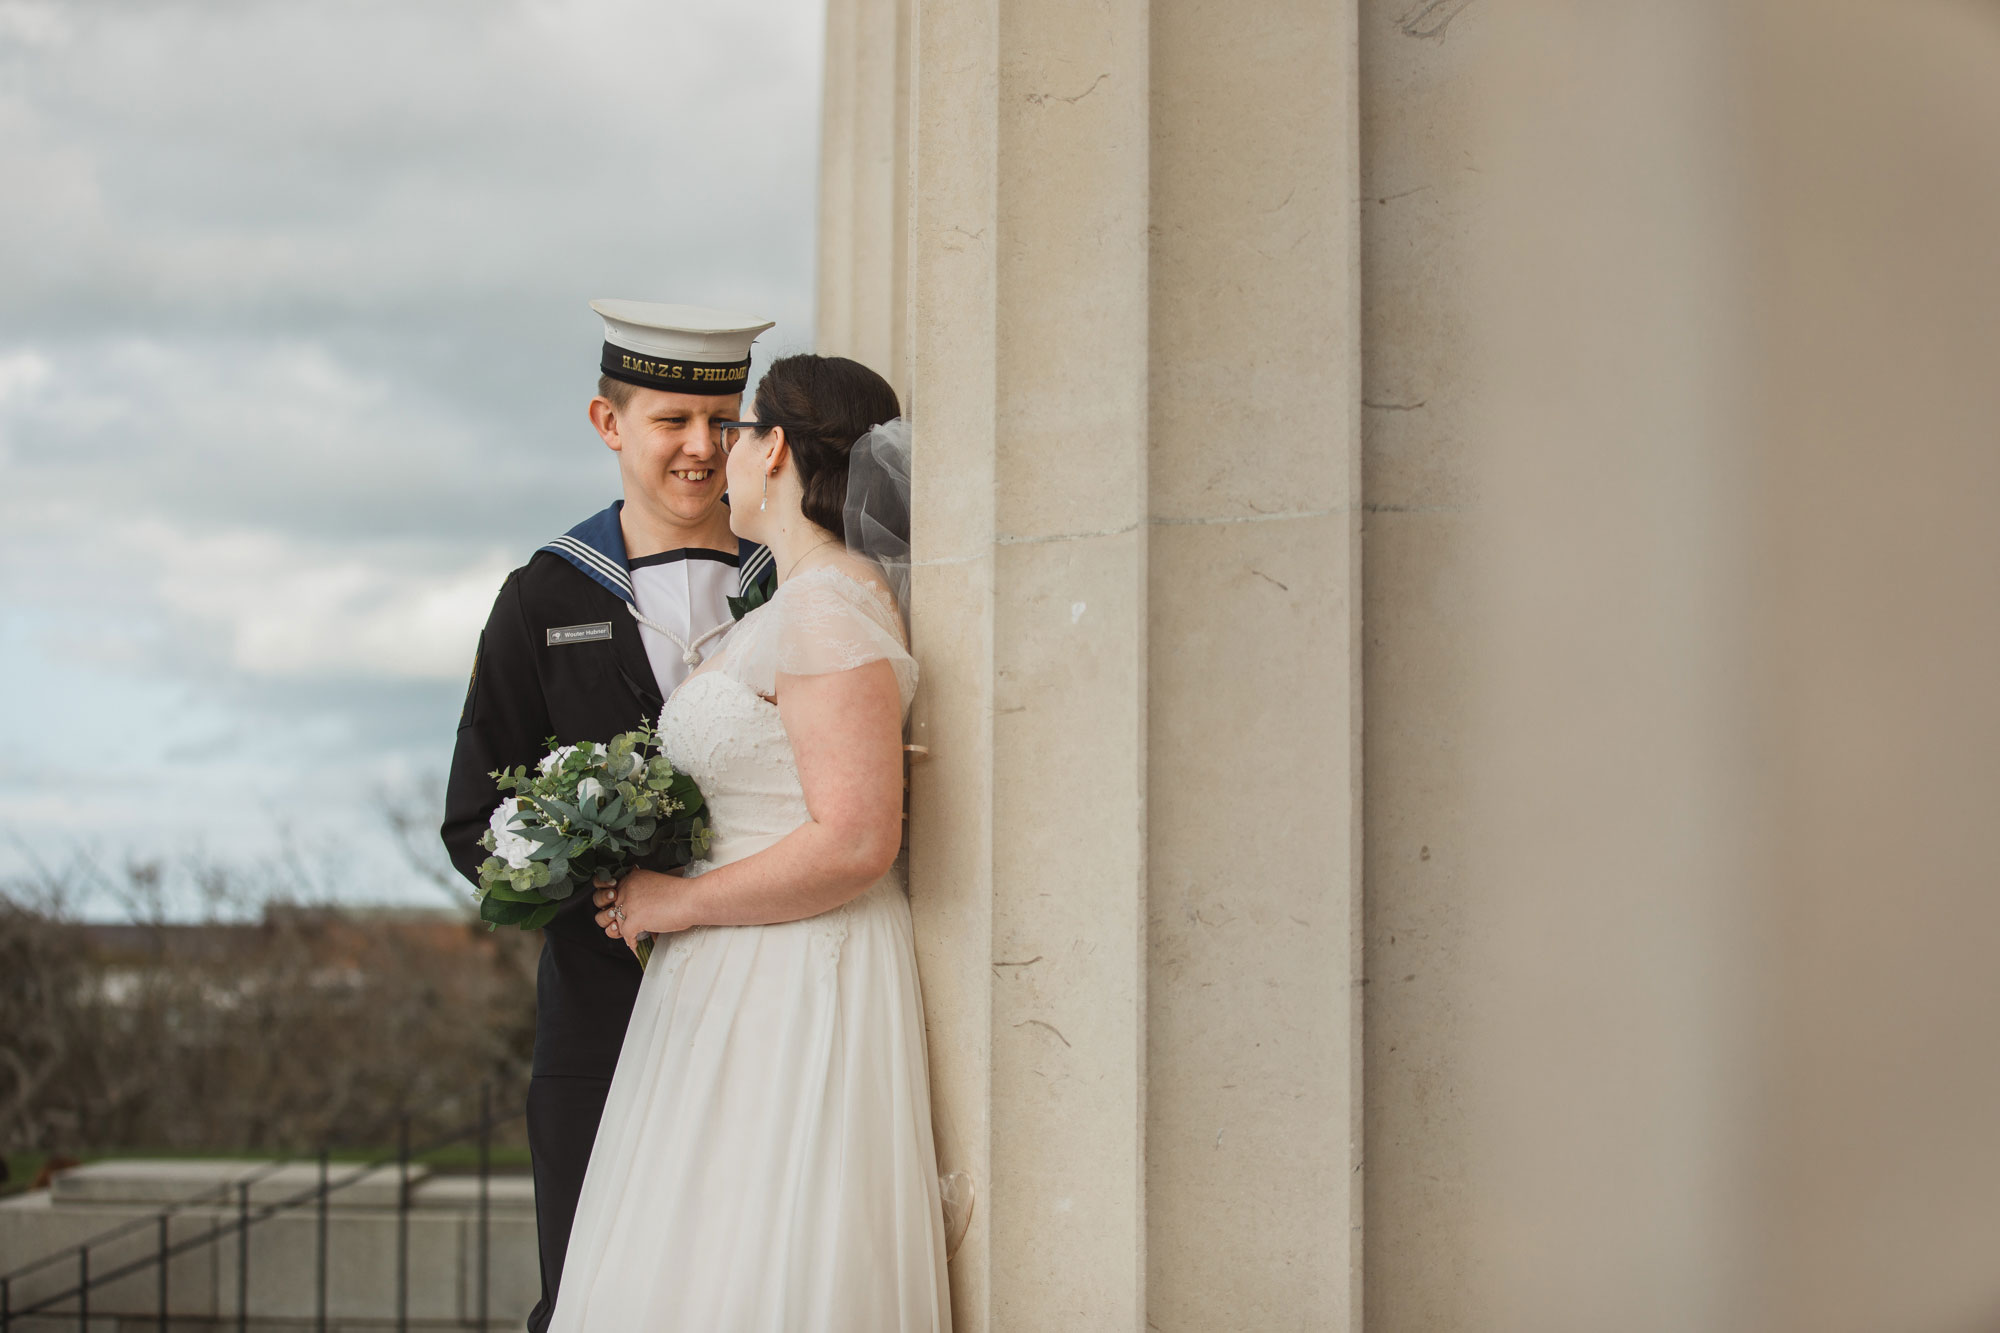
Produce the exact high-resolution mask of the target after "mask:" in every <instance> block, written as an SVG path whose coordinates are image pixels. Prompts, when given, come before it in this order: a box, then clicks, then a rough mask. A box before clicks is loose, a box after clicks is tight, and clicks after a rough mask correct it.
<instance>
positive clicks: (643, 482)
mask: <svg viewBox="0 0 2000 1333" xmlns="http://www.w3.org/2000/svg"><path fill="white" fill-rule="evenodd" d="M742 405H743V399H742V398H741V397H740V396H738V395H730V396H727V397H711V396H708V395H705V394H691V393H668V392H666V391H665V390H663V389H645V388H640V387H638V386H636V385H635V386H633V387H632V388H631V390H630V392H629V395H628V396H626V398H625V401H624V402H623V403H622V404H620V403H613V402H612V401H611V400H610V399H607V398H598V399H596V400H594V401H593V402H592V403H591V405H590V420H591V424H593V425H595V426H596V427H597V433H598V434H599V435H601V436H603V437H604V443H605V444H606V445H608V446H610V447H611V448H612V449H613V450H614V451H616V453H617V454H618V472H619V475H620V477H621V478H622V479H623V480H624V483H625V501H626V503H627V504H630V505H639V506H642V507H644V508H645V509H647V510H649V511H651V512H652V514H653V515H654V516H655V517H657V518H658V519H659V520H660V521H661V522H664V523H668V524H671V525H673V526H676V527H684V528H696V527H701V526H703V525H705V524H707V523H709V522H710V521H711V520H713V519H714V517H715V512H716V506H717V505H718V504H720V503H721V502H722V494H723V490H724V489H725V483H724V480H723V475H722V444H721V438H720V436H721V432H720V431H719V430H718V429H717V428H716V425H715V423H716V422H718V421H728V420H730V419H732V418H734V417H735V415H736V413H737V411H738V410H739V409H740V408H741V407H742Z"/></svg>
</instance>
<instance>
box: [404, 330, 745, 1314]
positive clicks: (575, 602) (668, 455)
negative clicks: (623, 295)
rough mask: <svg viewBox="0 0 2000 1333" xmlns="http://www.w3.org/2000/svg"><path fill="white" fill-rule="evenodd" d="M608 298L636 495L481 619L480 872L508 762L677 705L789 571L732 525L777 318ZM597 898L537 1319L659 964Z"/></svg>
mask: <svg viewBox="0 0 2000 1333" xmlns="http://www.w3.org/2000/svg"><path fill="white" fill-rule="evenodd" d="M590 308H591V309H592V310H595V311H596V312H597V313H598V314H599V315H600V316H602V317H603V320H604V354H603V360H602V362H601V363H600V369H601V370H602V372H603V377H602V378H601V379H599V380H598V382H597V396H596V397H595V398H593V399H591V400H590V424H591V425H592V426H594V427H596V428H597V433H598V435H599V436H600V437H602V439H603V440H604V443H605V445H606V446H607V447H608V448H610V449H611V451H612V452H613V453H615V454H616V455H617V456H618V475H619V480H620V481H621V483H622V484H623V488H624V493H625V498H624V499H623V500H620V501H618V502H617V503H615V504H613V505H612V506H611V507H610V508H609V509H606V510H604V511H603V512H601V513H598V514H594V515H592V516H591V517H590V518H587V519H585V520H584V521H583V522H581V523H579V524H577V525H576V526H575V527H573V528H571V529H570V530H569V532H568V533H567V534H566V535H564V536H561V537H557V538H556V539H555V540H554V541H551V542H550V543H548V544H547V545H546V546H544V547H542V548H541V549H540V550H539V551H537V552H535V555H534V557H533V558H532V559H531V560H529V561H528V563H527V564H526V565H523V566H522V567H521V568H519V569H517V570H515V571H514V572H513V573H512V574H509V575H508V576H507V581H506V582H505V583H504V584H502V585H501V587H500V595H499V596H498V597H497V598H495V599H494V602H493V612H492V615H491V616H490V617H488V619H487V621H486V629H485V631H484V632H483V633H482V634H481V635H480V636H479V650H478V654H477V656H475V657H474V659H473V664H472V682H471V684H470V686H469V687H468V688H467V691H466V696H465V711H464V713H463V714H462V715H461V716H460V718H459V722H458V745H457V748H456V750H455V751H454V752H453V754H452V760H451V782H450V786H449V788H448V790H447V792H446V795H445V818H444V827H443V828H442V829H441V830H440V832H441V833H442V835H443V837H444V844H445V847H446V848H447V850H449V851H450V853H451V859H452V863H453V864H454V865H456V866H457V867H458V870H459V873H460V874H462V875H464V876H465V877H466V878H467V879H469V880H472V881H473V882H474V883H475V884H476V883H478V880H479V864H480V862H481V861H483V860H485V859H486V852H485V850H484V849H483V848H482V847H480V845H479V836H480V834H481V833H483V832H484V831H485V829H486V826H487V821H488V819H489V818H490V817H491V815H492V813H493V808H494V807H495V806H496V805H498V804H499V802H500V793H499V791H498V790H497V789H496V788H495V787H494V785H493V779H492V778H491V777H489V776H488V774H490V773H492V772H493V771H494V770H496V769H504V768H513V767H516V766H518V765H526V766H528V767H529V768H531V769H532V768H533V767H534V765H535V764H536V762H537V761H538V760H540V759H541V757H542V756H543V755H544V754H545V753H547V748H548V739H549V737H551V736H554V737H555V738H556V740H557V742H558V743H560V744H563V745H573V744H576V743H578V742H580V741H606V740H609V739H610V738H611V737H613V736H615V735H617V734H618V733H619V732H622V731H630V730H631V729H632V728H633V727H634V726H635V725H637V724H638V723H639V722H640V721H642V720H643V721H653V720H655V719H657V718H658V717H659V714H660V708H661V706H662V705H663V704H664V703H665V701H666V698H667V696H668V695H669V694H671V693H673V689H674V687H675V686H676V685H678V684H680V683H681V681H682V680H684V679H686V678H687V674H688V672H689V671H690V670H692V669H693V667H694V666H695V665H696V664H697V663H699V662H700V661H701V657H702V654H703V653H704V652H705V651H706V647H707V646H708V645H709V644H712V643H714V641H715V638H716V636H717V635H718V634H719V633H720V632H721V631H722V630H723V629H725V628H726V627H727V626H728V625H729V624H730V619H731V617H730V608H729V598H730V597H731V596H732V595H733V596H745V595H749V594H751V592H752V590H753V589H756V590H759V591H761V592H763V593H765V594H768V593H769V592H770V591H771V588H772V586H773V584H774V583H775V581H776V580H775V578H774V571H773V568H772V564H771V553H770V552H769V551H768V550H766V549H765V548H763V547H761V546H757V545H755V544H753V543H750V542H744V541H739V540H738V539H737V538H736V537H735V535H734V534H732V533H731V532H730V530H729V509H728V507H727V505H726V504H725V503H724V500H723V488H724V481H723V467H722V461H723V460H722V443H721V440H722V432H721V429H720V428H719V426H717V424H716V423H717V422H721V421H728V420H733V419H735V418H736V417H738V416H740V415H741V412H742V405H743V389H744V386H745V384H746V383H747V382H748V380H749V376H750V344H751V343H752V342H753V341H754V340H755V339H756V337H757V335H758V334H760V333H762V332H763V331H764V330H766V329H768V328H770V327H771V322H770V321H769V320H758V319H751V318H748V317H746V316H742V315H733V314H729V313H727V312H724V311H719V310H703V309H700V308H697V307H694V306H680V305H655V304H650V303H647V302H641V301H592V302H591V303H590ZM593 912H594V908H593V907H592V905H591V901H590V893H589V891H588V890H587V889H586V890H584V891H582V892H579V893H577V894H575V895H574V896H573V897H572V898H571V899H570V901H569V902H568V903H566V904H564V906H563V909H562V910H561V911H560V912H558V913H557V914H556V917H555V919H554V920H552V921H550V922H549V924H548V925H547V927H545V928H544V930H543V938H542V959H541V966H540V969H539V972H538V975H537V979H536V985H535V1062H534V1073H533V1077H532V1078H531V1079H530V1080H529V1083H528V1151H529V1154H530V1156H531V1157H532V1159H533V1162H534V1173H535V1226H536V1231H537V1233H538V1235H539V1238H540V1244H541V1261H542V1298H541V1300H540V1301H539V1302H538V1303H537V1304H536V1306H535V1309H534V1312H533V1313H532V1314H530V1315H529V1316H528V1328H529V1329H530V1330H531V1333H542V1330H543V1329H544V1328H546V1327H547V1326H548V1322H549V1318H550V1316H551V1315H552V1314H553V1313H554V1311H555V1301H556V1287H557V1284H558V1283H559V1282H560V1281H561V1278H562V1269H563V1256H564V1252H565V1251H566V1250H567V1249H568V1246H569V1232H570V1225H571V1223H572V1222H573V1221H574V1220H575V1218H576V1203H577V1196H578V1195H579V1194H581V1193H582V1190H583V1173H584V1167H585V1166H586V1165H587V1164H588V1163H589V1161H590V1145H591V1141H592V1140H593V1139H594V1138H595V1137H596V1135H597V1122H598V1120H599V1119H600V1118H601V1117H602V1116H603V1114H604V1099H605V1095H606V1093H607V1092H608V1091H609V1090H610V1087H611V1071H612V1068H613V1066H614V1065H616V1064H617V1061H618V1048H619V1046H620V1044H621V1043H622V1042H623V1040H624V1037H625V1025H626V1023H627V1021H628V1020H629V1019H630V1018H631V1016H632V1002H633V999H634V997H635V996H636V995H637V994H638V991H639V977H640V972H639V965H638V964H637V963H636V962H634V961H633V959H632V955H631V953H630V952H629V951H628V950H627V949H626V947H625V946H624V945H623V944H621V943H620V942H618V941H617V940H612V939H607V938H606V937H605V935H604V932H603V931H601V930H599V929H598V928H597V925H596V923H595V922H594V920H593V919H592V916H593Z"/></svg>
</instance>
